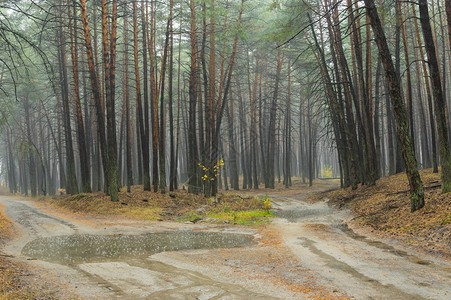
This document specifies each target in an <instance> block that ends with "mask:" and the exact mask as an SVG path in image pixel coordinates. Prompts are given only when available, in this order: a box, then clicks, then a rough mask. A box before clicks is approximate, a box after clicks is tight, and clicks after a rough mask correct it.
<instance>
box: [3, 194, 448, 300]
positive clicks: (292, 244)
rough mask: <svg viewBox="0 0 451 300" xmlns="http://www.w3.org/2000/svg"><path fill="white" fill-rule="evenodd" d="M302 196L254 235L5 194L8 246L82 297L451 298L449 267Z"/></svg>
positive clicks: (279, 206)
mask: <svg viewBox="0 0 451 300" xmlns="http://www.w3.org/2000/svg"><path fill="white" fill-rule="evenodd" d="M306 195H307V193H306V192H305V193H304V192H302V191H299V193H296V195H295V196H290V197H289V198H286V197H278V198H274V202H273V203H274V204H273V205H274V208H275V211H276V215H277V218H276V219H275V220H274V222H273V223H272V224H271V225H268V226H266V227H263V228H258V229H256V228H249V227H241V226H228V225H224V226H215V225H208V224H180V223H172V222H135V221H124V220H122V221H120V220H112V219H107V218H92V217H89V218H88V217H74V216H62V215H61V214H59V213H57V212H54V211H52V210H50V209H45V208H42V207H37V206H36V205H35V204H33V203H32V202H29V201H21V200H17V199H15V198H8V197H4V196H2V197H0V203H3V204H4V205H5V213H6V214H7V215H8V216H9V217H10V218H11V220H13V221H14V222H15V223H16V224H17V228H18V238H17V239H15V240H14V241H12V242H11V243H9V244H8V245H7V246H6V247H5V249H4V250H5V252H7V253H9V254H11V255H12V256H14V257H15V258H14V259H16V260H19V261H28V263H29V264H31V265H32V266H34V267H36V268H37V269H41V270H44V271H41V274H42V272H43V274H45V275H44V277H45V278H46V279H47V280H49V281H55V282H59V283H60V284H61V285H62V286H63V287H64V288H67V289H68V290H70V291H71V292H72V293H73V294H74V295H75V296H79V297H83V298H87V299H115V298H120V299H140V298H141V299H142V298H148V299H304V298H306V299H311V298H314V299H338V298H340V299H354V298H355V299H451V264H450V263H449V262H446V261H441V260H439V259H437V258H433V257H425V256H424V255H420V254H415V253H411V252H409V251H408V250H406V249H403V248H402V247H401V246H400V245H397V244H395V243H394V242H393V241H378V240H375V239H373V238H371V237H366V236H363V235H359V234H357V233H355V232H354V231H353V230H352V229H349V228H348V227H347V226H346V225H344V222H345V221H346V220H347V219H349V218H350V217H351V216H350V214H349V212H347V211H343V210H336V209H334V208H331V207H329V206H328V205H327V203H326V202H319V203H314V204H311V203H307V202H305V201H303V199H305V197H306ZM152 233H154V234H152ZM252 239H253V241H252ZM233 246H240V247H238V248H234V247H233ZM218 247H219V248H218ZM227 247H231V248H227Z"/></svg>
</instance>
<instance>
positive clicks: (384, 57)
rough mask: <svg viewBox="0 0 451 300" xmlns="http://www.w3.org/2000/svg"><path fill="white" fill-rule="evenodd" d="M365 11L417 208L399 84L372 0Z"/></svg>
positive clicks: (418, 185)
mask: <svg viewBox="0 0 451 300" xmlns="http://www.w3.org/2000/svg"><path fill="white" fill-rule="evenodd" d="M365 6H366V12H367V14H368V16H369V19H370V22H371V27H372V28H373V33H374V39H375V41H376V44H377V47H378V49H379V56H380V58H381V61H382V64H383V66H384V70H385V77H386V80H387V83H388V86H389V92H390V97H391V102H392V105H393V109H394V112H395V117H396V121H397V122H396V124H397V131H398V137H399V141H400V144H401V146H402V152H403V156H404V160H405V164H406V173H407V179H408V180H409V185H410V192H411V205H410V207H411V211H412V212H413V211H415V210H418V209H420V208H422V207H423V206H424V191H423V183H422V181H421V178H420V174H419V173H418V169H417V162H416V159H415V152H414V145H413V143H412V139H411V138H410V134H409V125H408V122H407V115H406V109H405V106H404V102H403V99H402V93H401V84H400V82H399V77H398V76H397V74H396V70H395V67H394V65H393V61H392V57H391V54H390V50H389V48H388V44H387V40H386V38H385V33H384V31H383V29H382V25H381V21H380V19H379V14H378V13H377V10H376V6H375V5H374V1H373V0H365Z"/></svg>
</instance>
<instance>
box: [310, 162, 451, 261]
mask: <svg viewBox="0 0 451 300" xmlns="http://www.w3.org/2000/svg"><path fill="white" fill-rule="evenodd" d="M420 175H421V179H422V180H423V184H424V186H425V202H426V204H425V207H424V208H422V209H420V210H418V211H416V212H414V213H411V212H410V194H409V185H408V182H407V177H406V175H405V173H399V174H396V175H393V176H390V177H388V178H383V179H380V180H378V181H377V184H376V185H374V186H359V188H357V189H356V190H352V189H351V188H347V189H340V190H336V191H332V192H325V193H320V194H317V195H314V196H312V197H310V200H312V201H319V200H322V199H325V198H328V199H329V203H330V204H332V205H334V206H338V207H340V208H341V207H348V208H350V209H351V210H352V212H353V215H354V218H353V219H352V221H351V224H354V225H357V226H365V227H368V228H369V229H370V230H371V231H372V232H373V233H375V234H378V235H381V236H383V237H387V236H389V237H393V238H396V239H398V240H401V241H402V242H404V243H406V244H408V245H412V246H416V247H419V248H421V249H423V250H425V251H427V252H432V253H435V254H438V255H440V256H442V257H444V258H447V259H451V250H450V249H451V193H445V194H442V193H441V181H440V173H432V169H427V170H422V171H420Z"/></svg>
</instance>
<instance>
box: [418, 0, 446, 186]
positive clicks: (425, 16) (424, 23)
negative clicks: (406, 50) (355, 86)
mask: <svg viewBox="0 0 451 300" xmlns="http://www.w3.org/2000/svg"><path fill="white" fill-rule="evenodd" d="M418 4H419V10H420V23H421V28H422V30H423V38H424V44H425V48H426V53H427V55H428V63H429V70H430V72H431V82H432V94H433V96H434V109H435V117H436V122H437V132H438V143H439V153H440V161H441V165H442V192H443V193H447V192H450V191H451V153H450V147H449V139H448V127H447V123H446V111H445V110H444V109H443V108H444V107H445V101H446V97H445V95H444V93H443V91H442V85H441V81H440V69H439V66H438V62H437V56H436V51H435V50H436V49H435V45H434V40H433V37H432V30H431V24H430V23H429V12H428V4H427V1H426V0H419V3H418Z"/></svg>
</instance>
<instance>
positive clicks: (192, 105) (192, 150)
mask: <svg viewBox="0 0 451 300" xmlns="http://www.w3.org/2000/svg"><path fill="white" fill-rule="evenodd" d="M189 3H190V11H191V23H190V41H191V63H190V66H191V70H190V76H189V118H188V162H187V163H188V181H189V186H188V191H189V192H190V193H195V194H197V193H198V192H199V189H198V182H197V168H198V165H197V164H198V161H199V160H198V153H197V137H196V106H197V105H196V104H197V102H196V101H197V84H198V80H197V79H198V66H197V51H198V47H197V24H196V7H195V2H194V0H190V2H189Z"/></svg>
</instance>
